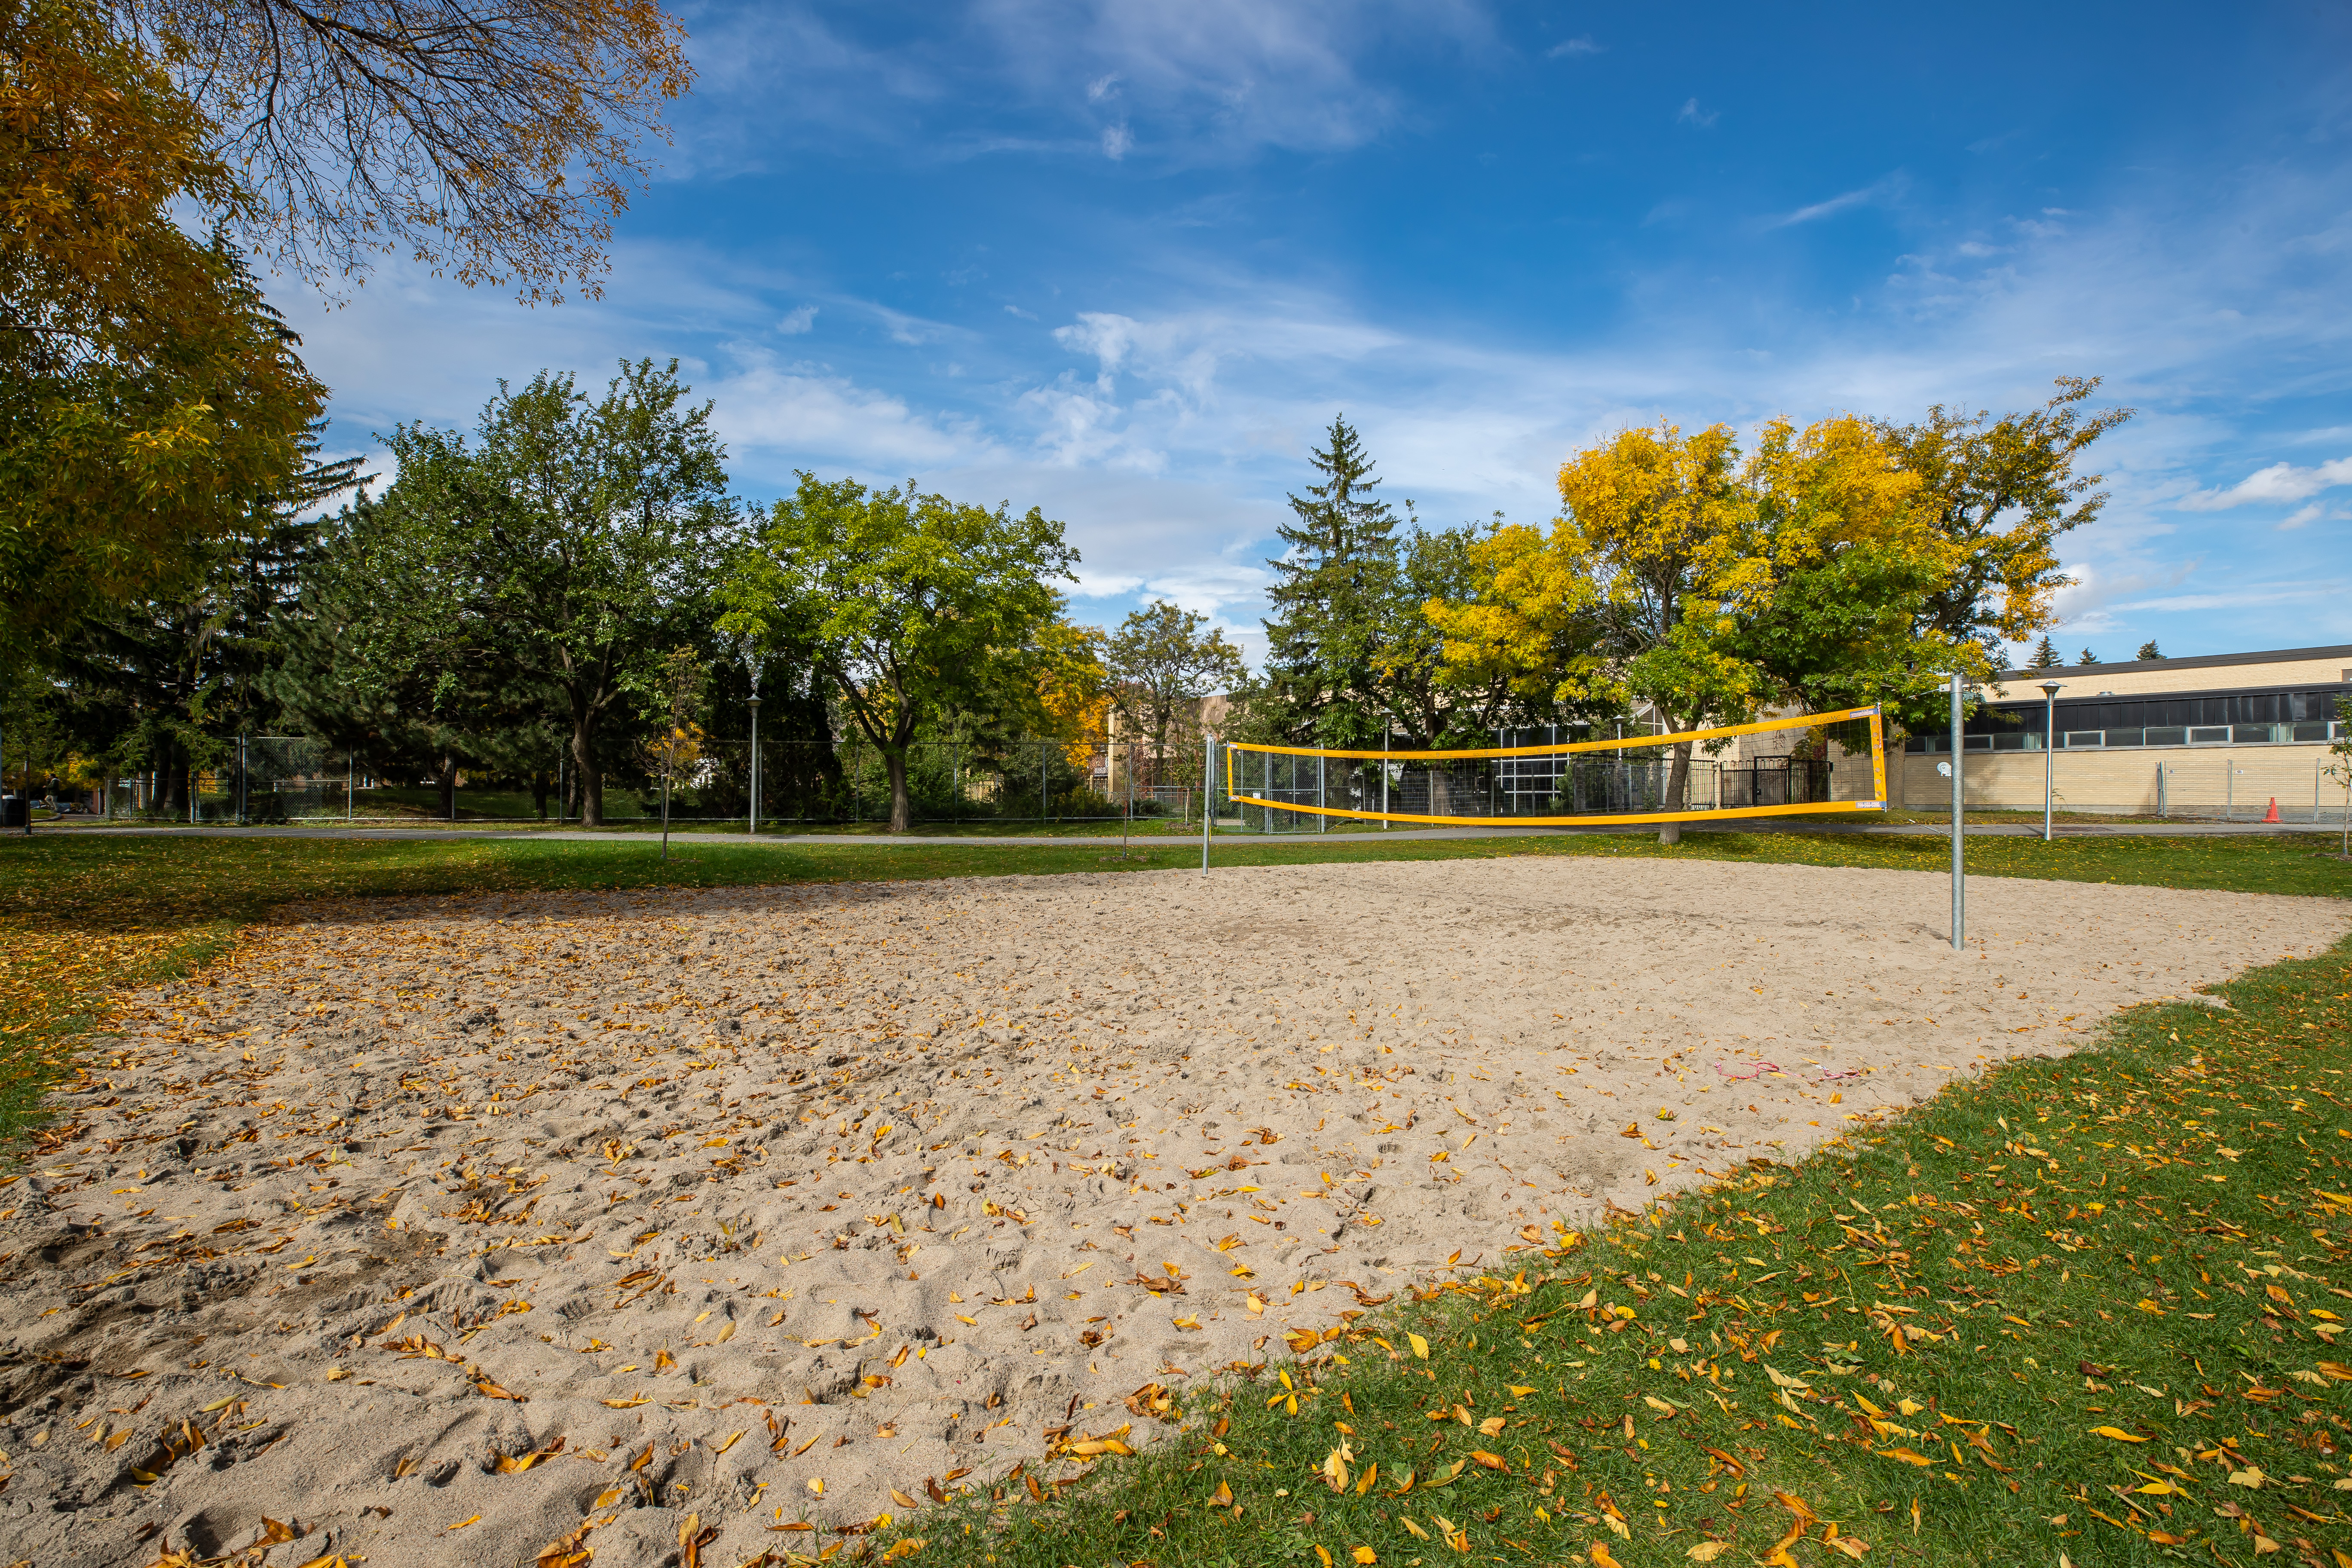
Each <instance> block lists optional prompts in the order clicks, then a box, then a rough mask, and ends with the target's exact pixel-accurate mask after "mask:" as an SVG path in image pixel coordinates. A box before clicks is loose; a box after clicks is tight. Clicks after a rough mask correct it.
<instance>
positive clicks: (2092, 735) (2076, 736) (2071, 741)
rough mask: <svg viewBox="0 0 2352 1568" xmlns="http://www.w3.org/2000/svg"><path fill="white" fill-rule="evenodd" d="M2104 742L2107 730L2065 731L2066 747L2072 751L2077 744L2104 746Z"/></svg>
mask: <svg viewBox="0 0 2352 1568" xmlns="http://www.w3.org/2000/svg"><path fill="white" fill-rule="evenodd" d="M2106 743H2107V732H2106V731H2105V730H2069V731H2066V748H2067V750H2069V751H2073V750H2074V749H2075V748H2076V747H2078V746H2104V745H2105V744H2106Z"/></svg>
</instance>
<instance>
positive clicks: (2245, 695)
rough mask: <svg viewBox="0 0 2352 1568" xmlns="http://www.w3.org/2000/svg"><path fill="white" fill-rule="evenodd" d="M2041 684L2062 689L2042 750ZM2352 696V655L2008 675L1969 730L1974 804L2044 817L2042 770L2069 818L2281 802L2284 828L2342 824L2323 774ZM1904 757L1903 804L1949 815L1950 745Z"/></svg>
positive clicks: (1911, 744) (2240, 810)
mask: <svg viewBox="0 0 2352 1568" xmlns="http://www.w3.org/2000/svg"><path fill="white" fill-rule="evenodd" d="M2044 681H2055V682H2057V683H2058V688H2059V689H2058V693H2057V703H2056V712H2057V723H2056V726H2055V727H2056V731H2057V744H2056V745H2055V746H2054V747H2053V748H2049V749H2047V750H2045V737H2044V734H2043V729H2044V715H2045V712H2046V709H2045V703H2044V698H2043V694H2042V689H2041V688H2042V682H2044ZM2347 694H2352V645H2347V646H2344V647H2305V648H2284V649H2278V650H2274V651H2272V652H2267V653H2241V654H2219V655H2214V656H2211V657H2209V658H2160V659H2146V660H2139V661H2135V662H2133V663H2130V664H2094V665H2069V666H2061V667H2058V668H2052V669H2049V670H2025V669H2012V670H2007V671H2004V672H2003V673H2002V675H2001V677H2000V680H1999V682H1998V683H1996V684H1995V685H1994V686H1992V687H1990V689H1986V690H1983V691H1981V692H1979V696H1980V697H1981V698H1982V699H1983V700H1984V706H1983V707H1982V708H1981V709H1980V710H1979V711H1978V712H1977V713H1976V714H1975V715H1974V716H1972V717H1971V718H1970V719H1969V721H1968V723H1967V724H1966V726H1965V728H1964V732H1963V735H1962V742H1963V747H1962V751H1963V757H1962V761H1963V763H1964V766H1963V768H1962V779H1963V782H1964V784H1965V786H1966V789H1967V799H1968V804H1969V805H1971V806H1980V807H1988V808H1997V809H2012V810H2038V809H2040V807H2041V805H2042V781H2043V768H2044V766H2045V763H2046V764H2048V765H2049V766H2051V768H2052V770H2053V773H2054V775H2055V777H2054V780H2053V794H2054V799H2055V803H2056V805H2058V807H2059V809H2061V810H2063V811H2086V812H2114V813H2127V814H2132V815H2144V816H2158V815H2161V816H2184V817H2228V818H2231V819H2235V820H2240V821H2243V820H2248V819H2252V818H2259V817H2261V816H2263V815H2264V814H2265V813H2266V812H2267V811H2268V809H2269V807H2270V805H2271V803H2272V802H2273V801H2275V802H2276V803H2277V805H2278V811H2279V816H2280V817H2281V819H2282V820H2284V821H2288V822H2312V821H2319V822H2324V823H2329V824H2333V823H2337V822H2340V821H2342V820H2343V816H2344V813H2345V811H2346V810H2347V805H2352V803H2347V798H2346V792H2345V788H2344V786H2343V784H2340V783H2339V782H2337V781H2336V780H2334V779H2331V778H2328V777H2327V776H2326V773H2325V768H2326V763H2327V762H2328V760H2329V757H2328V750H2327V748H2328V744H2329V742H2331V741H2333V740H2335V739H2337V738H2340V737H2341V736H2343V735H2344V733H2345V726H2344V724H2343V723H2342V721H2340V720H2339V719H2338V718H2337V717H2336V700H2337V699H2338V698H2340V697H2343V696H2346V695H2347ZM1899 760H1900V763H1901V765H1900V766H1899V767H1898V768H1896V769H1895V770H1894V771H1893V775H1892V776H1890V777H1889V779H1888V781H1887V784H1888V793H1889V795H1891V796H1892V800H1893V804H1894V805H1898V806H1901V805H1912V806H1921V807H1926V808H1928V809H1934V808H1936V807H1938V806H1942V805H1947V804H1948V802H1949V801H1950V799H1951V783H1950V780H1949V778H1948V776H1947V775H1945V774H1941V773H1938V772H1937V764H1938V763H1949V762H1950V760H1951V746H1950V739H1949V737H1948V736H1947V735H1915V736H1913V737H1911V739H1910V740H1909V741H1908V742H1906V750H1905V752H1904V753H1903V754H1902V756H1901V758H1900V759H1899Z"/></svg>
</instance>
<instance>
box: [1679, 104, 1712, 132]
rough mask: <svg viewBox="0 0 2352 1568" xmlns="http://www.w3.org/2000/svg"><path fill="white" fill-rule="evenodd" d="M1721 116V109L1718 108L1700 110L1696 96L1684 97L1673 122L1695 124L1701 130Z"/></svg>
mask: <svg viewBox="0 0 2352 1568" xmlns="http://www.w3.org/2000/svg"><path fill="white" fill-rule="evenodd" d="M1722 118H1723V111H1722V110H1715V109H1709V110H1701V109H1700V108H1699V106H1698V100H1697V99H1696V98H1686V99H1685V100H1683V106H1682V108H1681V109H1679V110H1675V124H1677V125H1696V126H1697V127H1698V128H1699V129H1700V130H1702V131H1704V130H1706V128H1707V127H1708V126H1710V125H1712V124H1714V123H1715V122H1716V121H1718V120H1720V119H1722Z"/></svg>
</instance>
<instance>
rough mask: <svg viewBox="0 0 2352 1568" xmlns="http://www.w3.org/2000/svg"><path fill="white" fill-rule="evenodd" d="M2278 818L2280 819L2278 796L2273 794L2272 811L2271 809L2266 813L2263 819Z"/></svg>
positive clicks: (2274, 819) (2272, 819) (2271, 820)
mask: <svg viewBox="0 0 2352 1568" xmlns="http://www.w3.org/2000/svg"><path fill="white" fill-rule="evenodd" d="M2278 819H2279V816H2278V796H2276V795H2273V796H2271V808H2270V811H2269V812H2268V813H2267V814H2266V815H2264V816H2263V821H2264V822H2276V821H2277V820H2278Z"/></svg>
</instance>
